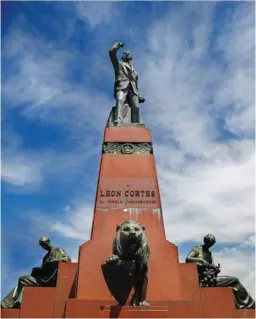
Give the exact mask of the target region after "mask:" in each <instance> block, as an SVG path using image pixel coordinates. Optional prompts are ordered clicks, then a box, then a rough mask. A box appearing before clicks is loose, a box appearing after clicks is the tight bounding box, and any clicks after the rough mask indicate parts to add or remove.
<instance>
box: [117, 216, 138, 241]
mask: <svg viewBox="0 0 256 319" xmlns="http://www.w3.org/2000/svg"><path fill="white" fill-rule="evenodd" d="M119 231H120V239H121V241H122V242H129V243H131V244H132V243H138V242H140V241H141V239H142V237H143V232H144V227H142V226H141V225H140V224H138V223H136V221H132V220H131V221H126V222H125V223H123V224H122V225H121V227H120V229H119Z"/></svg>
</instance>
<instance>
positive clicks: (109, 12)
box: [75, 1, 115, 28]
mask: <svg viewBox="0 0 256 319" xmlns="http://www.w3.org/2000/svg"><path fill="white" fill-rule="evenodd" d="M114 8H115V3H114V2H107V1H103V2H102V1H99V2H98V1H97V2H86V1H85V2H77V3H76V6H75V9H76V13H77V17H78V18H81V19H84V20H85V21H87V22H88V23H89V24H90V27H91V28H94V27H96V26H98V25H99V24H104V23H106V22H109V21H110V20H111V21H113V19H115V10H114Z"/></svg>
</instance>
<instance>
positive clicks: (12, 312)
mask: <svg viewBox="0 0 256 319" xmlns="http://www.w3.org/2000/svg"><path fill="white" fill-rule="evenodd" d="M19 317H20V309H1V318H19Z"/></svg>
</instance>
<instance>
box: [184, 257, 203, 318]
mask: <svg viewBox="0 0 256 319" xmlns="http://www.w3.org/2000/svg"><path fill="white" fill-rule="evenodd" d="M179 265H180V271H181V276H182V278H183V292H184V295H185V296H186V297H187V298H188V299H190V300H192V306H191V313H190V316H191V317H193V318H200V317H202V315H203V312H202V306H201V295H200V287H199V281H198V276H197V267H196V264H186V263H181V264H179Z"/></svg>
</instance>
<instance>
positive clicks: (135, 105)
mask: <svg viewBox="0 0 256 319" xmlns="http://www.w3.org/2000/svg"><path fill="white" fill-rule="evenodd" d="M128 103H129V105H130V107H131V123H140V113H139V98H138V96H137V95H136V94H134V92H133V90H132V88H130V90H129V91H128Z"/></svg>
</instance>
